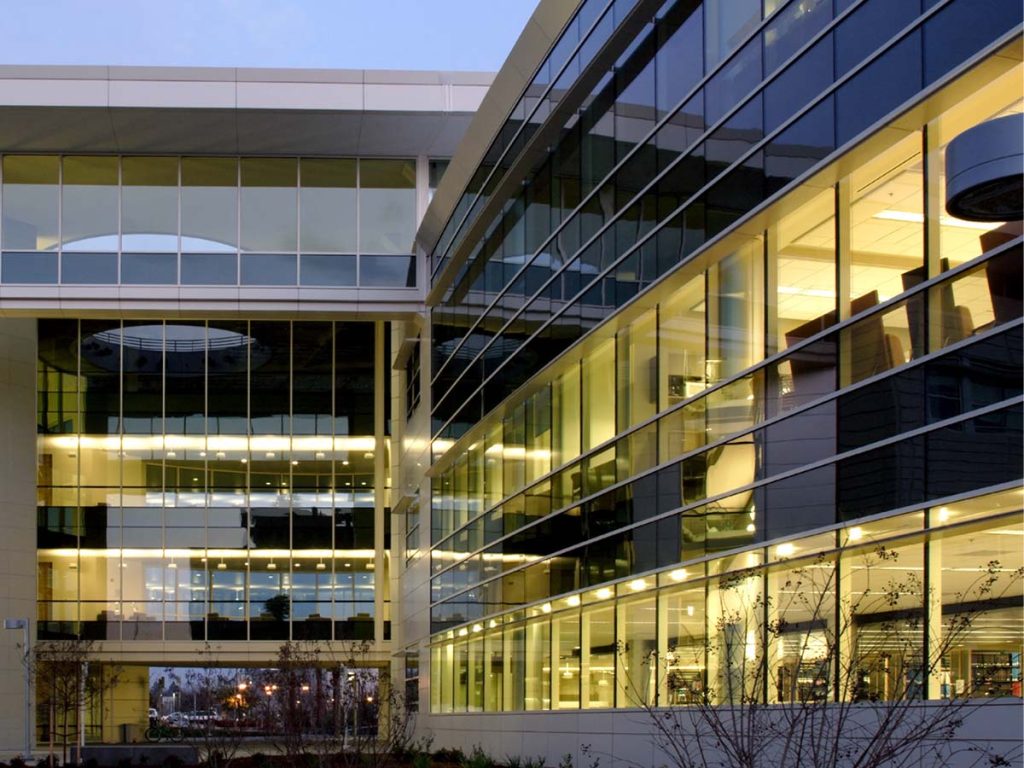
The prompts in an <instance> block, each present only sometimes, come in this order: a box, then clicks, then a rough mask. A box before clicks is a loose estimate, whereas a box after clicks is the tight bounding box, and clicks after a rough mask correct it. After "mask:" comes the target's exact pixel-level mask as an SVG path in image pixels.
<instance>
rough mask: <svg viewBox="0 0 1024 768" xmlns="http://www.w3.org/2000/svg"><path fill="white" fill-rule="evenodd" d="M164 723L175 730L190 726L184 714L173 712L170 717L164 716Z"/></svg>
mask: <svg viewBox="0 0 1024 768" xmlns="http://www.w3.org/2000/svg"><path fill="white" fill-rule="evenodd" d="M163 720H164V722H165V723H167V724H168V725H172V726H174V727H175V728H184V727H185V726H186V725H188V718H187V717H186V716H185V713H184V712H171V713H170V714H169V715H164V718H163Z"/></svg>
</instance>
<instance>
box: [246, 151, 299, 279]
mask: <svg viewBox="0 0 1024 768" xmlns="http://www.w3.org/2000/svg"><path fill="white" fill-rule="evenodd" d="M241 165H242V198H241V200H242V202H241V212H242V213H241V215H242V250H244V251H286V252H293V253H294V252H295V250H296V245H297V236H298V233H297V221H296V216H297V207H296V206H297V197H298V190H297V189H296V182H297V180H298V177H297V174H298V167H297V165H298V164H297V162H296V161H295V160H293V159H289V158H264V157H245V158H242V160H241ZM263 269H266V265H264V266H263ZM273 273H274V271H273V269H271V270H270V271H269V272H268V273H266V274H263V273H261V277H262V278H263V279H260V280H255V279H253V280H247V279H246V265H245V262H244V261H243V263H242V283H243V284H249V285H258V284H264V285H275V284H282V280H280V279H276V280H275V279H269V278H271V274H273ZM283 284H286V285H294V284H295V277H294V259H292V277H291V280H290V281H284V282H283Z"/></svg>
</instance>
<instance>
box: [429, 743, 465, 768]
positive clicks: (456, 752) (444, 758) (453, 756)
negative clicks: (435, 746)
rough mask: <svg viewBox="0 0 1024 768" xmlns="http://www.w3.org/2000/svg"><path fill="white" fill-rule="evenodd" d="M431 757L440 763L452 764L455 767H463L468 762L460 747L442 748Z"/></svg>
mask: <svg viewBox="0 0 1024 768" xmlns="http://www.w3.org/2000/svg"><path fill="white" fill-rule="evenodd" d="M431 757H433V758H434V760H435V761H437V762H439V763H451V764H453V765H462V764H463V763H465V762H466V755H465V753H464V752H463V751H462V750H461V749H459V748H458V747H455V748H448V747H442V748H441V749H439V750H437V751H435V752H434V753H433V754H432V755H431Z"/></svg>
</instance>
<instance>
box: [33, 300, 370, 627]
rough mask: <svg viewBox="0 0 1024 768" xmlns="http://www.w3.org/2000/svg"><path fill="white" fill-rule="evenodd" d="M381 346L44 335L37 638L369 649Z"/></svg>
mask: <svg viewBox="0 0 1024 768" xmlns="http://www.w3.org/2000/svg"><path fill="white" fill-rule="evenodd" d="M375 333H376V328H375V325H374V324H373V323H332V322H285V321H260V322H256V321H253V322H247V321H209V322H205V321H168V322H160V321H124V322H119V321H116V320H114V321H103V320H80V321H78V320H40V321H39V357H38V376H39V399H38V402H39V411H38V426H39V447H38V473H39V474H38V489H39V501H38V548H39V551H38V569H39V579H38V584H39V594H38V600H39V608H38V610H39V636H40V638H42V639H45V638H66V637H86V638H95V639H125V640H129V639H149V640H161V639H166V640H179V639H180V640H203V639H209V640H245V639H251V640H286V639H289V638H291V639H331V638H334V639H366V640H372V639H373V638H374V621H375V617H376V616H377V613H378V611H379V610H381V608H380V605H381V600H380V599H379V596H378V592H379V590H380V589H381V587H382V585H386V583H387V573H386V572H385V573H382V574H381V573H378V572H377V571H376V568H375V565H376V562H375V550H374V508H375V501H376V500H377V496H378V495H379V494H385V504H386V493H387V483H388V480H387V477H386V476H385V477H378V476H376V474H375V471H374V456H375V452H376V451H377V450H379V448H378V446H380V445H383V449H384V450H389V449H388V444H387V441H386V440H385V441H384V442H383V443H381V442H380V441H379V440H378V438H379V437H380V436H377V435H375V434H374V427H373V424H374V419H373V413H374V365H375V362H374V360H375V358H374V354H375V343H374V340H375ZM384 466H388V460H387V459H386V458H385V462H384ZM387 564H388V560H387V558H386V557H385V558H384V565H385V570H386V568H387ZM380 597H383V599H384V600H385V601H386V600H387V595H386V589H385V591H384V594H382V595H380ZM383 618H384V620H385V637H386V636H387V630H388V627H387V613H386V605H385V615H384V617H383Z"/></svg>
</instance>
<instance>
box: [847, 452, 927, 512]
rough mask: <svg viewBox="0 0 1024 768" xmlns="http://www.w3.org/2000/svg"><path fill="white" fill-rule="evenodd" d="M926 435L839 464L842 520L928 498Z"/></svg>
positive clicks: (907, 504)
mask: <svg viewBox="0 0 1024 768" xmlns="http://www.w3.org/2000/svg"><path fill="white" fill-rule="evenodd" d="M924 467H925V441H924V438H923V437H915V438H911V439H909V440H904V441H902V442H900V443H895V444H894V445H887V446H884V447H882V448H876V449H875V450H873V451H868V452H866V453H862V454H859V455H857V456H853V457H850V458H848V459H844V460H843V461H840V462H839V464H838V465H837V484H838V489H839V492H838V499H839V519H840V520H855V519H857V518H858V517H864V516H865V515H873V514H876V513H878V512H884V511H885V510H887V509H894V508H897V507H903V506H910V505H912V504H920V503H921V502H922V501H923V500H924V481H925V471H924Z"/></svg>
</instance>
